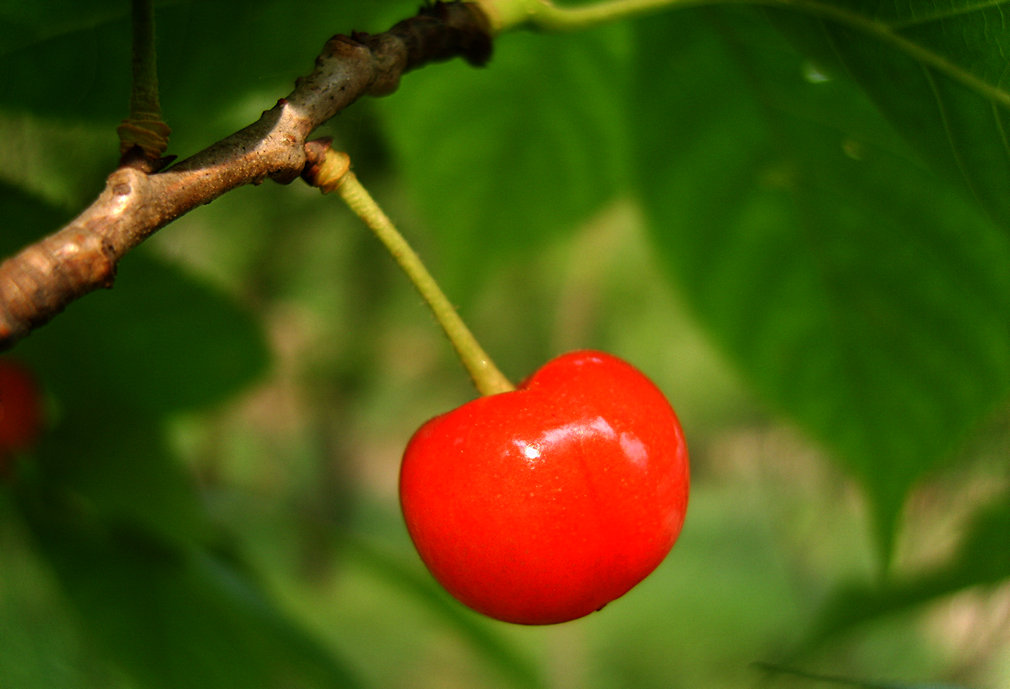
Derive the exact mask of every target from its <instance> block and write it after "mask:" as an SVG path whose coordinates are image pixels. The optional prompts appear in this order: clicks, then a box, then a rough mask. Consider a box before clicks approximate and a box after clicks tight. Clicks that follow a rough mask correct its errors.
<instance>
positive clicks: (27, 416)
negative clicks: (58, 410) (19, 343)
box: [0, 359, 43, 476]
mask: <svg viewBox="0 0 1010 689" xmlns="http://www.w3.org/2000/svg"><path fill="white" fill-rule="evenodd" d="M42 417H43V414H42V397H41V394H40V393H39V387H38V383H37V382H36V380H35V377H34V376H33V375H32V374H31V372H30V371H29V370H28V369H27V368H26V367H25V366H23V365H22V364H20V363H18V362H16V361H13V360H12V359H0V476H2V475H4V474H7V473H9V471H10V464H11V461H12V459H13V457H14V455H15V454H17V453H19V452H24V451H25V450H28V449H30V448H31V447H32V446H33V445H34V444H35V441H36V440H37V439H38V436H39V433H40V432H41V430H42Z"/></svg>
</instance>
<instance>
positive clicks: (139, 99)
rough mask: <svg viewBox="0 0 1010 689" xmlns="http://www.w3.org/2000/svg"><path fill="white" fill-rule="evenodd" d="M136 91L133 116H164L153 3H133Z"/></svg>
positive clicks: (132, 97) (142, 0) (145, 0)
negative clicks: (160, 91) (159, 83)
mask: <svg viewBox="0 0 1010 689" xmlns="http://www.w3.org/2000/svg"><path fill="white" fill-rule="evenodd" d="M132 20H133V92H132V94H131V95H130V117H137V116H138V115H158V116H160V115H161V103H160V102H159V100H158V53H157V49H156V48H155V45H154V7H153V2H152V0H133V3H132Z"/></svg>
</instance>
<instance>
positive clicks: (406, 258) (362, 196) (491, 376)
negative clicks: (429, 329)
mask: <svg viewBox="0 0 1010 689" xmlns="http://www.w3.org/2000/svg"><path fill="white" fill-rule="evenodd" d="M331 155H334V154H332V153H331ZM335 155H339V154H335ZM327 157H328V158H329V157H330V156H329V155H328V156H327ZM337 191H338V193H339V194H340V196H341V198H343V199H344V202H345V203H346V204H347V205H348V207H349V208H350V209H351V210H352V211H353V212H354V213H355V214H356V215H357V216H358V217H359V218H361V219H362V220H363V221H364V222H365V224H366V225H368V227H369V229H371V230H372V232H373V233H374V234H375V236H376V237H378V239H379V241H381V242H382V243H383V244H384V245H385V247H386V249H388V250H389V253H390V254H391V255H392V256H393V258H394V259H395V260H396V262H397V263H398V264H399V265H400V268H402V269H403V272H405V273H406V274H407V277H409V278H410V281H411V282H412V283H414V287H416V288H417V291H418V292H420V294H421V297H422V298H423V299H424V301H425V302H426V303H427V304H428V307H429V308H430V309H431V312H432V313H433V314H434V315H435V320H437V321H438V324H439V325H441V326H442V330H444V331H445V334H446V335H447V336H448V338H449V341H450V342H452V346H453V347H454V348H455V350H456V353H457V354H458V355H459V359H460V361H462V362H463V366H464V367H465V368H466V370H467V372H468V373H469V374H470V378H471V379H472V380H473V384H474V386H475V387H476V388H477V391H478V392H480V394H482V395H494V394H497V393H500V392H508V391H510V390H514V389H515V386H513V385H512V383H511V382H509V380H508V378H506V377H505V376H504V375H503V374H502V372H501V371H499V370H498V368H497V367H496V366H495V365H494V362H493V361H491V358H490V357H489V356H488V355H487V353H486V352H485V351H484V349H483V348H482V347H481V346H480V344H479V343H478V342H477V339H476V338H475V337H474V336H473V333H471V332H470V329H469V328H467V327H466V324H465V323H464V322H463V319H462V318H460V316H459V314H458V313H456V309H455V308H453V306H452V304H451V303H450V302H449V300H448V298H446V296H445V294H444V293H443V292H442V290H441V288H440V287H439V286H438V283H437V282H436V281H435V278H433V277H432V276H431V273H429V272H428V269H427V268H425V267H424V263H423V262H422V261H421V258H420V257H419V256H418V255H417V253H416V252H415V251H414V250H413V249H412V248H411V247H410V244H408V243H407V240H406V239H404V238H403V235H401V234H400V233H399V231H397V229H396V226H395V225H393V222H392V221H391V220H390V219H389V218H388V217H387V216H386V214H385V213H383V212H382V209H381V208H379V205H378V204H377V203H376V202H375V200H374V199H373V198H372V197H371V195H370V194H369V193H368V191H367V190H366V189H365V188H364V187H363V186H362V185H361V182H359V181H358V178H357V176H355V174H354V173H353V172H347V173H346V174H344V176H343V178H342V181H340V183H339V186H338V187H337Z"/></svg>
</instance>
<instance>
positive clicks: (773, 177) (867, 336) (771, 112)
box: [633, 9, 1010, 560]
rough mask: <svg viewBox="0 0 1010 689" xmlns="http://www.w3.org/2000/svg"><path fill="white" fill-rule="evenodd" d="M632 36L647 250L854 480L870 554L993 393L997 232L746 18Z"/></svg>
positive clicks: (1008, 299) (707, 15)
mask: <svg viewBox="0 0 1010 689" xmlns="http://www.w3.org/2000/svg"><path fill="white" fill-rule="evenodd" d="M637 46H638V48H639V51H640V55H641V59H640V61H639V64H638V74H639V75H640V78H639V81H638V84H637V91H636V98H635V99H634V100H633V106H634V107H635V108H636V109H637V111H638V112H639V113H640V117H639V119H638V122H637V126H636V128H635V130H634V133H635V136H636V139H637V147H638V157H637V162H636V169H637V171H638V172H639V174H640V178H639V179H640V188H641V193H642V200H643V203H644V205H645V208H646V211H647V213H648V216H649V219H650V224H651V229H652V233H653V235H654V237H655V240H656V245H657V247H658V249H659V251H660V255H661V258H662V261H663V263H664V264H665V266H666V268H667V269H668V270H669V272H670V274H671V275H672V276H673V277H674V278H675V280H676V281H677V283H678V284H679V286H680V287H681V289H682V291H683V293H684V295H685V297H686V299H687V300H688V301H689V303H690V305H691V306H692V308H693V311H694V313H695V314H696V315H697V317H698V319H699V320H700V321H701V322H702V323H703V324H704V325H705V326H706V327H707V328H708V329H709V331H710V332H711V334H712V336H713V337H714V338H715V340H716V341H717V343H718V344H719V345H720V346H721V348H722V349H723V350H724V351H725V352H726V354H727V355H728V357H729V358H730V359H731V361H732V362H733V363H734V364H735V365H736V366H737V367H738V368H739V369H740V371H742V373H743V374H744V375H745V377H746V378H748V379H749V380H750V381H751V382H752V383H753V385H754V386H755V388H756V389H757V390H758V391H759V392H760V393H762V394H763V395H764V396H765V398H766V399H768V400H769V401H770V402H771V403H772V404H773V405H774V406H775V407H777V408H779V409H781V410H782V411H784V412H785V413H786V414H788V415H789V416H790V417H791V418H792V419H794V420H795V421H796V422H798V423H799V424H800V425H801V426H803V427H804V428H805V429H806V430H807V431H809V432H810V433H811V434H812V435H813V436H814V437H816V438H818V439H820V440H821V441H822V442H823V443H824V444H825V445H826V447H827V448H828V449H830V450H831V451H832V452H833V453H834V456H835V457H836V458H837V459H838V460H839V461H840V462H841V463H842V464H843V465H844V466H845V467H847V468H848V469H849V470H850V471H851V472H852V473H854V474H855V475H856V476H858V477H859V479H860V480H861V481H862V482H863V484H864V486H865V487H866V489H867V491H868V494H869V497H870V499H871V505H872V507H873V512H874V515H875V533H876V536H877V541H878V543H879V544H880V547H881V551H882V554H883V556H884V558H885V560H886V557H887V555H888V553H889V552H890V550H891V544H892V539H893V535H894V526H895V523H896V522H897V518H898V515H899V513H900V510H901V506H902V503H903V500H904V498H905V496H906V494H907V492H908V490H909V488H910V487H911V486H912V485H913V484H914V483H915V481H916V480H917V479H919V478H920V477H921V476H922V475H923V474H924V473H925V472H927V471H929V470H930V469H932V468H934V467H936V466H937V465H938V464H939V463H940V462H941V461H943V460H945V459H947V458H948V457H949V456H950V455H951V453H952V452H953V451H954V450H955V449H956V448H957V447H958V446H959V444H960V443H961V441H962V440H963V439H964V438H965V437H966V435H967V434H968V433H970V432H971V430H972V429H973V428H975V427H976V425H977V424H978V423H979V422H980V420H981V419H982V418H983V417H984V416H985V415H986V414H987V413H988V412H990V411H991V410H992V409H993V408H994V407H995V405H997V404H998V403H999V402H1000V401H1001V400H1004V399H1006V397H1007V395H1008V393H1010V321H1008V320H1007V314H1008V313H1010V273H1008V272H1007V270H1006V266H1007V265H1010V237H1008V235H1007V234H1005V233H1002V232H1000V231H999V230H997V229H996V228H994V227H993V226H992V225H991V224H990V223H989V222H988V221H987V220H986V219H985V218H983V217H980V215H979V214H978V213H977V212H976V211H975V209H974V207H973V206H972V205H970V204H968V203H966V202H965V201H963V200H962V197H961V195H960V194H959V192H957V190H952V189H951V188H950V187H949V185H947V184H945V183H944V182H943V181H942V180H940V179H937V178H935V177H933V176H932V175H931V174H929V173H928V172H926V171H925V170H924V169H923V168H922V167H921V166H920V165H919V164H918V163H917V162H916V159H915V158H914V156H913V155H912V154H911V153H910V152H908V151H907V150H905V149H904V147H903V146H902V143H901V140H900V138H899V137H898V136H896V135H895V134H894V133H893V132H892V131H891V130H890V129H889V127H888V126H887V125H886V124H885V123H884V122H882V121H881V120H880V118H879V117H878V116H877V115H876V114H875V112H874V111H873V109H872V108H870V107H868V104H867V103H866V102H865V100H864V99H863V98H862V97H861V95H860V93H859V92H858V91H856V90H855V89H853V88H852V87H851V85H850V84H848V83H847V82H844V81H842V80H839V79H827V80H824V79H822V78H821V76H820V75H818V74H816V73H814V72H811V70H810V65H809V64H808V63H806V62H805V61H804V60H803V59H802V58H801V57H800V56H799V55H798V54H796V53H795V52H794V51H792V50H790V49H788V47H787V46H784V45H783V44H782V41H781V40H780V39H779V37H778V36H777V35H776V34H775V33H774V32H773V31H771V29H770V27H769V26H768V24H767V23H766V22H765V21H763V20H762V19H761V18H760V17H759V16H758V15H757V14H756V13H752V12H750V11H747V10H740V9H733V10H727V11H724V12H715V11H710V12H691V13H687V12H685V13H679V14H677V15H676V16H671V17H661V18H658V19H653V20H650V21H649V22H648V23H643V24H641V25H640V26H639V34H638V40H637ZM881 69H882V70H883V69H884V67H883V66H882V68H881Z"/></svg>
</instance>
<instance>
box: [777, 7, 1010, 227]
mask: <svg viewBox="0 0 1010 689" xmlns="http://www.w3.org/2000/svg"><path fill="white" fill-rule="evenodd" d="M1006 6H1007V4H1006V2H1001V1H996V2H984V3H978V2H973V1H972V0H952V1H951V2H942V3H941V2H919V3H914V2H913V3H884V4H880V3H866V2H862V1H861V0H827V1H826V2H807V1H803V2H797V3H790V4H789V6H788V7H787V9H785V10H775V11H774V12H773V13H772V16H773V17H775V18H776V19H777V20H778V22H779V24H780V26H782V27H783V28H784V29H785V30H786V32H787V34H788V35H790V36H792V37H793V38H794V39H795V40H796V41H797V43H798V44H800V45H802V46H804V47H805V48H807V49H808V50H811V51H812V54H815V55H817V56H819V57H820V58H822V59H825V60H827V61H828V62H829V63H832V62H838V63H840V64H841V66H842V67H843V68H844V70H845V73H847V74H849V75H851V76H852V77H853V78H854V79H855V80H856V81H858V83H859V84H860V86H862V88H863V89H865V90H866V92H867V93H868V94H870V96H871V98H872V99H873V101H874V103H875V104H876V105H877V106H878V107H879V108H880V109H881V110H882V111H883V112H884V113H885V114H886V115H887V117H888V118H889V119H890V121H891V122H892V123H894V125H895V128H896V129H897V130H898V131H900V132H901V133H902V135H903V136H904V137H905V138H907V139H908V140H909V141H911V142H912V143H913V145H914V146H915V147H916V148H917V149H918V150H919V151H921V152H922V153H923V154H925V156H926V157H927V158H928V159H929V160H931V161H932V162H933V163H934V164H936V165H937V166H938V167H939V168H940V169H942V170H944V171H945V172H947V173H949V174H950V175H952V176H956V177H957V178H959V179H960V180H961V181H962V182H963V183H964V185H965V186H966V187H967V189H968V190H970V192H971V194H972V195H974V197H975V198H976V199H977V200H978V201H979V203H981V204H982V206H983V207H984V208H985V209H986V210H987V212H989V213H990V214H991V215H992V217H993V218H995V219H996V220H997V221H998V222H999V223H1000V224H1002V225H1003V226H1004V227H1005V228H1010V201H1008V196H1007V189H1010V145H1008V137H1007V132H1008V131H1010V88H1008V86H1007V82H1006V79H1005V75H1006V73H1007V69H1008V68H1010V30H1008V28H1007V24H1006ZM797 11H798V14H797Z"/></svg>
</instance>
